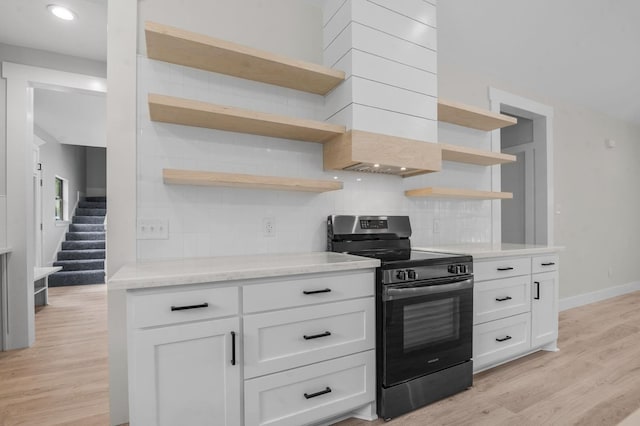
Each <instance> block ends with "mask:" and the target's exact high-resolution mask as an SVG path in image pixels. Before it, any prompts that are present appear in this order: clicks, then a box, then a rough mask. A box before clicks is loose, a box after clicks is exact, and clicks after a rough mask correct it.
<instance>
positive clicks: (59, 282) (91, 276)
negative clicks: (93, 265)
mask: <svg viewBox="0 0 640 426" xmlns="http://www.w3.org/2000/svg"><path fill="white" fill-rule="evenodd" d="M84 284H104V271H60V272H56V273H55V274H51V275H50V276H49V287H62V286H67V285H84Z"/></svg>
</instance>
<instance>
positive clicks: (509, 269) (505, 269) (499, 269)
mask: <svg viewBox="0 0 640 426" xmlns="http://www.w3.org/2000/svg"><path fill="white" fill-rule="evenodd" d="M498 271H513V268H512V267H511V266H507V267H506V268H498Z"/></svg>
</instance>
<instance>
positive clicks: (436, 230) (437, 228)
mask: <svg viewBox="0 0 640 426" xmlns="http://www.w3.org/2000/svg"><path fill="white" fill-rule="evenodd" d="M433 233H434V234H439V233H440V219H433Z"/></svg>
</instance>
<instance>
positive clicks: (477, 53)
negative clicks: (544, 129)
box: [0, 0, 640, 124]
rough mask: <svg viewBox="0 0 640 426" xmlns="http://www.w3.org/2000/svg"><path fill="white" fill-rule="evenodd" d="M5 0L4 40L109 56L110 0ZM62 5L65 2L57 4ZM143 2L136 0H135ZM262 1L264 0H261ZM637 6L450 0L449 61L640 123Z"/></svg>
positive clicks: (445, 25) (445, 7)
mask: <svg viewBox="0 0 640 426" xmlns="http://www.w3.org/2000/svg"><path fill="white" fill-rule="evenodd" d="M53 1H54V0H0V42H2V43H7V44H13V45H18V46H26V47H31V48H37V49H43V50H49V51H53V52H58V53H64V54H67V55H74V56H79V57H84V58H89V59H94V60H101V61H105V60H106V51H107V49H106V26H107V18H106V17H107V0H60V1H59V2H57V3H59V4H63V5H67V6H69V7H70V8H71V9H73V10H74V11H75V12H76V13H77V14H78V15H79V19H78V20H77V21H74V22H64V21H60V20H57V19H54V18H53V17H52V16H51V15H50V14H49V13H48V11H47V10H46V5H47V4H49V3H51V2H53ZM56 1H57V0H56ZM131 1H135V0H131ZM255 1H258V0H255ZM638 22H640V2H638V1H637V0H615V1H602V0H562V1H557V0H536V1H525V0H516V1H507V0H483V1H477V0H444V1H440V2H438V39H439V41H438V54H439V57H440V58H441V60H442V61H445V62H449V63H454V64H457V65H459V66H461V67H463V68H465V69H468V70H471V71H472V72H474V71H475V72H482V73H484V74H487V75H490V76H494V77H495V78H496V79H497V80H499V81H504V82H505V83H508V84H510V85H513V86H514V87H521V88H523V89H526V90H528V91H530V92H539V93H541V94H543V95H545V96H549V97H554V98H557V99H562V100H565V101H569V102H572V103H576V104H579V105H584V106H586V107H589V108H592V109H595V110H599V111H603V112H605V113H607V114H610V115H612V116H614V117H617V118H620V119H623V120H626V121H631V122H635V123H638V124H640V84H639V83H638V75H640V48H638V45H637V44H638V42H639V41H640V25H638Z"/></svg>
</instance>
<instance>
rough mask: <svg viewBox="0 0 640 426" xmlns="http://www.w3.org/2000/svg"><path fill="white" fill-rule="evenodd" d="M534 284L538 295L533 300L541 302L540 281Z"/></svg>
mask: <svg viewBox="0 0 640 426" xmlns="http://www.w3.org/2000/svg"><path fill="white" fill-rule="evenodd" d="M533 283H534V284H535V285H536V295H535V296H534V297H533V298H534V299H536V300H540V281H534V282H533Z"/></svg>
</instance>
